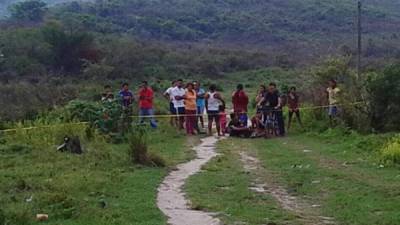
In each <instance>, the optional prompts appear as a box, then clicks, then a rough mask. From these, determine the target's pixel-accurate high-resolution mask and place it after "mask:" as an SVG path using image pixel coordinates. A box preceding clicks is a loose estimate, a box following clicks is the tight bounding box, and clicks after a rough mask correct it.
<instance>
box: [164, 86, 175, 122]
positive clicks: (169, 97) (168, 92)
mask: <svg viewBox="0 0 400 225" xmlns="http://www.w3.org/2000/svg"><path fill="white" fill-rule="evenodd" d="M175 87H176V80H174V81H172V83H171V87H169V88H168V89H167V90H166V91H165V92H164V94H163V95H164V97H165V98H166V99H167V100H168V101H169V112H170V113H171V115H172V116H171V118H170V120H169V123H170V124H171V126H178V121H177V118H176V117H175V115H176V112H175V107H174V103H173V97H172V95H171V91H172V89H174V88H175Z"/></svg>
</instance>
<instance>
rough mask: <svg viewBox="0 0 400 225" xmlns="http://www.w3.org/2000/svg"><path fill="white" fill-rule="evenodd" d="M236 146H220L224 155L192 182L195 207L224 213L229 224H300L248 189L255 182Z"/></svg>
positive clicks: (190, 190)
mask: <svg viewBox="0 0 400 225" xmlns="http://www.w3.org/2000/svg"><path fill="white" fill-rule="evenodd" d="M234 143H235V144H238V143H239V142H236V141H234ZM232 145H233V143H231V140H226V141H222V142H220V144H219V145H218V149H219V151H220V153H222V155H220V156H218V157H217V158H215V159H214V160H212V161H211V162H210V163H209V164H208V165H207V166H205V167H204V171H203V172H201V173H199V174H197V175H194V176H192V177H191V178H189V181H188V183H187V185H186V190H187V193H188V196H189V198H190V200H191V202H192V204H193V207H194V208H196V209H203V210H210V211H212V212H220V213H221V214H220V218H221V219H222V220H223V221H224V222H225V223H226V224H238V223H237V222H242V223H243V224H252V225H257V224H260V225H261V224H268V223H271V224H274V223H275V224H286V223H290V224H298V222H297V221H296V219H295V217H294V216H293V215H291V214H290V213H288V212H285V211H283V210H281V209H280V208H279V206H278V205H277V204H276V203H275V201H274V199H273V198H272V197H270V196H266V195H262V194H256V193H254V192H252V191H250V190H249V189H248V187H249V185H250V184H251V179H252V178H251V177H250V176H249V174H248V173H246V172H244V171H243V169H242V168H241V165H240V164H241V163H240V161H239V159H238V155H237V154H236V153H237V149H236V148H234V147H233V149H232V148H231V147H232Z"/></svg>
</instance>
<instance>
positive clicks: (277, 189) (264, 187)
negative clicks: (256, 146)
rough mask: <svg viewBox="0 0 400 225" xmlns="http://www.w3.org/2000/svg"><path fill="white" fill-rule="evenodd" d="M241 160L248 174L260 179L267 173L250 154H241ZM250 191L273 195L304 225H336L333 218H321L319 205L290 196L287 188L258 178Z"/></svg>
mask: <svg viewBox="0 0 400 225" xmlns="http://www.w3.org/2000/svg"><path fill="white" fill-rule="evenodd" d="M240 159H241V161H242V163H243V167H244V169H245V171H246V172H248V173H251V174H253V175H255V176H256V177H259V176H257V173H260V171H262V172H265V171H264V170H262V166H261V164H260V161H259V160H258V159H257V158H255V157H253V156H250V155H249V154H248V153H246V152H240ZM249 189H250V190H252V191H254V192H257V193H261V194H269V195H271V196H272V197H273V198H275V199H276V201H277V202H278V203H279V205H280V206H281V207H282V208H283V209H285V210H287V211H290V212H292V213H294V214H295V215H297V217H298V218H299V220H300V221H302V223H304V224H307V225H327V224H335V221H334V219H333V218H331V217H325V216H321V215H320V214H319V212H318V211H319V210H317V209H316V208H318V207H319V205H310V204H309V203H307V202H305V201H303V200H302V199H299V198H297V197H296V196H292V195H290V194H289V193H288V191H287V190H286V189H285V188H283V187H281V186H279V185H277V184H274V183H273V182H270V183H266V181H264V180H262V179H260V178H257V179H255V180H254V182H253V183H252V186H251V187H249Z"/></svg>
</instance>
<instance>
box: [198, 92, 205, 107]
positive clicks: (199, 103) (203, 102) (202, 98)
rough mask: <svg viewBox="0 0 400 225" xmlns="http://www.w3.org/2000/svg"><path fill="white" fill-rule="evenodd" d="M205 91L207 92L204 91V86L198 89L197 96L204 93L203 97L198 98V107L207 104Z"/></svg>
mask: <svg viewBox="0 0 400 225" xmlns="http://www.w3.org/2000/svg"><path fill="white" fill-rule="evenodd" d="M205 93H206V92H205V91H204V89H203V88H200V89H199V90H198V91H197V96H199V95H203V97H197V99H196V105H197V107H205V105H206V100H205V98H204V94H205Z"/></svg>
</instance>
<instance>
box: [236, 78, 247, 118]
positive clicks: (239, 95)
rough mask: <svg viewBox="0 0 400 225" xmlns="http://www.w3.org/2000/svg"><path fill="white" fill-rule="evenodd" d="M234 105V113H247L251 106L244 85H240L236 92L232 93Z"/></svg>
mask: <svg viewBox="0 0 400 225" xmlns="http://www.w3.org/2000/svg"><path fill="white" fill-rule="evenodd" d="M232 104H233V112H234V113H242V112H246V113H247V105H248V104H249V97H248V96H247V94H246V92H245V91H244V88H243V85H242V84H239V85H238V86H237V87H236V91H234V92H233V93H232Z"/></svg>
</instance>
